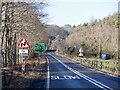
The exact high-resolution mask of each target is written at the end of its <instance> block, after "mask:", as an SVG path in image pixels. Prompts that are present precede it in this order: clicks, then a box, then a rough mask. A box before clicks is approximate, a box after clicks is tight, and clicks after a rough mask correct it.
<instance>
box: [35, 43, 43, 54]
mask: <svg viewBox="0 0 120 90" xmlns="http://www.w3.org/2000/svg"><path fill="white" fill-rule="evenodd" d="M44 51H45V44H44V43H37V44H35V47H34V52H35V53H43V52H44Z"/></svg>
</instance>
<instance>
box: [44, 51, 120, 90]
mask: <svg viewBox="0 0 120 90" xmlns="http://www.w3.org/2000/svg"><path fill="white" fill-rule="evenodd" d="M46 57H47V58H48V60H49V71H48V72H49V80H48V81H49V82H48V84H49V85H48V86H49V87H48V88H50V89H51V88H52V89H54V88H62V89H81V90H82V89H92V90H93V89H94V90H116V89H117V90H119V89H120V85H119V83H118V82H119V78H118V77H113V76H110V75H106V74H103V73H99V72H97V71H95V70H91V69H89V68H86V67H83V66H81V65H78V64H75V63H74V62H72V61H70V60H68V59H66V58H63V57H60V56H57V55H54V54H50V53H49V54H48V55H46Z"/></svg>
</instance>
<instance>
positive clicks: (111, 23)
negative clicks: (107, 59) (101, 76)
mask: <svg viewBox="0 0 120 90" xmlns="http://www.w3.org/2000/svg"><path fill="white" fill-rule="evenodd" d="M118 27H119V26H118V15H117V14H116V13H115V14H113V15H111V16H108V17H106V18H104V19H103V20H93V21H91V22H90V23H84V24H83V25H78V26H76V27H72V28H71V30H70V32H69V36H68V37H67V38H66V40H65V41H64V43H66V45H65V47H64V49H66V50H68V48H69V47H71V48H74V51H73V53H72V54H74V55H77V56H78V53H79V48H80V47H81V45H82V46H84V52H85V55H86V56H97V55H98V54H99V53H105V54H109V55H111V58H116V57H117V53H118ZM63 52H64V53H65V51H63Z"/></svg>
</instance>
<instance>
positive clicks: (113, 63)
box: [76, 58, 120, 76]
mask: <svg viewBox="0 0 120 90" xmlns="http://www.w3.org/2000/svg"><path fill="white" fill-rule="evenodd" d="M76 61H77V63H80V64H82V65H84V66H87V67H90V68H94V69H97V70H100V71H104V72H107V73H111V74H115V75H119V76H120V73H119V71H120V64H119V62H118V61H117V60H100V59H98V60H97V59H96V60H93V59H89V58H77V60H76Z"/></svg>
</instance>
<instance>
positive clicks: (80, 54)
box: [79, 48, 83, 57]
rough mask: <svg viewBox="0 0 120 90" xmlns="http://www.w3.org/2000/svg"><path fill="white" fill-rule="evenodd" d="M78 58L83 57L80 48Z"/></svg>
mask: <svg viewBox="0 0 120 90" xmlns="http://www.w3.org/2000/svg"><path fill="white" fill-rule="evenodd" d="M79 57H83V49H82V48H80V49H79Z"/></svg>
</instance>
